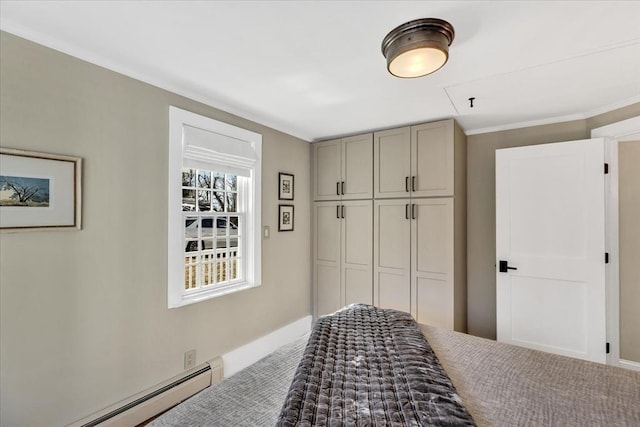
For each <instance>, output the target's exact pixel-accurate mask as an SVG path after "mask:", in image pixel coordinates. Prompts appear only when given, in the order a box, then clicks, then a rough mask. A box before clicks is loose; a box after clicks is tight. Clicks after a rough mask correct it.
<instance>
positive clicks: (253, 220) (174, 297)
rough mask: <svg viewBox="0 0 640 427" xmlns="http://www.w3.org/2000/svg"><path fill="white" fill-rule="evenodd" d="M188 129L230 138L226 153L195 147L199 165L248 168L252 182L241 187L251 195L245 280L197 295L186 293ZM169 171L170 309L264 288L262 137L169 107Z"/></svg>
mask: <svg viewBox="0 0 640 427" xmlns="http://www.w3.org/2000/svg"><path fill="white" fill-rule="evenodd" d="M185 126H190V127H192V128H197V129H199V130H201V131H206V132H211V133H212V136H217V137H220V138H222V139H224V140H225V142H224V143H223V144H220V147H227V152H224V151H215V150H212V149H210V148H209V149H200V147H196V148H197V151H198V157H197V161H198V162H199V163H200V164H202V165H205V166H206V165H210V167H211V168H210V170H215V168H216V165H217V164H226V165H228V166H229V167H232V168H233V167H235V166H237V165H240V166H241V167H242V168H243V169H245V170H246V169H248V170H250V179H248V180H246V182H247V183H246V186H243V187H244V188H243V189H242V191H243V192H244V194H245V197H246V199H245V200H246V210H245V212H244V215H245V221H244V223H245V228H244V230H243V231H244V240H243V245H244V248H245V250H244V254H245V258H244V260H243V264H244V272H243V273H244V277H243V280H241V281H234V282H233V283H229V284H226V285H219V286H207V287H203V288H200V289H197V290H196V291H194V290H186V289H185V286H184V283H185V279H184V274H185V262H184V254H185V251H184V249H185V248H184V242H185V238H184V231H183V228H184V221H183V212H182V185H181V183H182V182H181V177H182V169H183V160H184V159H185V147H186V146H187V142H188V141H186V139H185ZM229 141H231V143H230V142H229ZM241 144H242V145H241ZM191 148H193V146H191ZM235 148H238V150H237V151H236V150H235ZM223 149H224V148H223ZM191 151H193V150H191ZM238 153H250V155H251V157H253V158H252V159H251V160H250V161H248V160H247V159H245V158H244V157H242V156H247V154H242V155H238ZM189 155H191V154H189ZM191 158H193V157H191ZM168 172H169V176H168V191H169V194H168V196H169V197H168V229H167V242H168V248H167V281H168V286H167V304H168V307H169V308H175V307H182V306H185V305H188V304H193V303H196V302H200V301H204V300H208V299H210V298H215V297H219V296H222V295H227V294H229V293H232V292H237V291H240V290H244V289H249V288H253V287H256V286H260V285H261V284H262V238H261V236H262V235H261V233H260V230H261V229H262V223H261V221H262V212H261V206H262V200H261V189H262V135H260V134H258V133H255V132H251V131H248V130H246V129H242V128H239V127H236V126H232V125H230V124H227V123H223V122H220V121H218V120H214V119H211V118H209V117H205V116H201V115H198V114H195V113H192V112H190V111H186V110H182V109H180V108H177V107H173V106H171V107H169V168H168ZM239 190H240V188H239Z"/></svg>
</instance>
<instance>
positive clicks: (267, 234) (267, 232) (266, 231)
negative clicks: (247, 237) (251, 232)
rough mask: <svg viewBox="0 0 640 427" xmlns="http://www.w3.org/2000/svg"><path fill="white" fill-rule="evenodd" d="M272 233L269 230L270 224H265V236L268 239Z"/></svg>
mask: <svg viewBox="0 0 640 427" xmlns="http://www.w3.org/2000/svg"><path fill="white" fill-rule="evenodd" d="M270 234H271V231H270V230H269V226H268V225H265V226H264V238H265V239H268V238H269V235H270Z"/></svg>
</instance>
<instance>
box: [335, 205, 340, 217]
mask: <svg viewBox="0 0 640 427" xmlns="http://www.w3.org/2000/svg"><path fill="white" fill-rule="evenodd" d="M336 218H338V219H340V205H336Z"/></svg>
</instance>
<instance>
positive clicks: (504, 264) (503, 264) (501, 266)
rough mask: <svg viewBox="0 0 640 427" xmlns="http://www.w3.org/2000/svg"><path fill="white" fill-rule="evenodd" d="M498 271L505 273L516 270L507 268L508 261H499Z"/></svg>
mask: <svg viewBox="0 0 640 427" xmlns="http://www.w3.org/2000/svg"><path fill="white" fill-rule="evenodd" d="M498 267H499V270H498V271H500V273H506V272H507V270H517V268H516V267H509V261H500V263H499V266H498Z"/></svg>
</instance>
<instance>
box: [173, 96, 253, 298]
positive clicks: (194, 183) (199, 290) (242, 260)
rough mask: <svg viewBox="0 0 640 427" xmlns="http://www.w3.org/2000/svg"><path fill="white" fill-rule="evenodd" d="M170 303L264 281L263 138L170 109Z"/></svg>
mask: <svg viewBox="0 0 640 427" xmlns="http://www.w3.org/2000/svg"><path fill="white" fill-rule="evenodd" d="M169 119H170V138H169V139H170V143H169V215H168V220H169V230H168V245H169V249H168V275H167V276H168V280H169V283H168V305H169V307H170V308H171V307H180V306H183V305H186V304H191V303H194V302H198V301H202V300H205V299H209V298H213V297H216V296H220V295H224V294H227V293H230V292H235V291H238V290H242V289H246V288H249V287H253V286H258V285H260V279H261V264H260V260H261V239H260V229H261V224H260V173H261V165H260V160H261V154H262V149H261V148H262V147H261V145H262V136H261V135H259V134H256V133H253V132H249V131H247V130H244V129H240V128H237V127H235V126H231V125H228V124H226V123H222V122H218V121H216V120H213V119H210V118H207V117H203V116H199V115H197V114H193V113H190V112H188V111H184V110H180V109H178V108H175V107H171V108H170V112H169Z"/></svg>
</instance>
